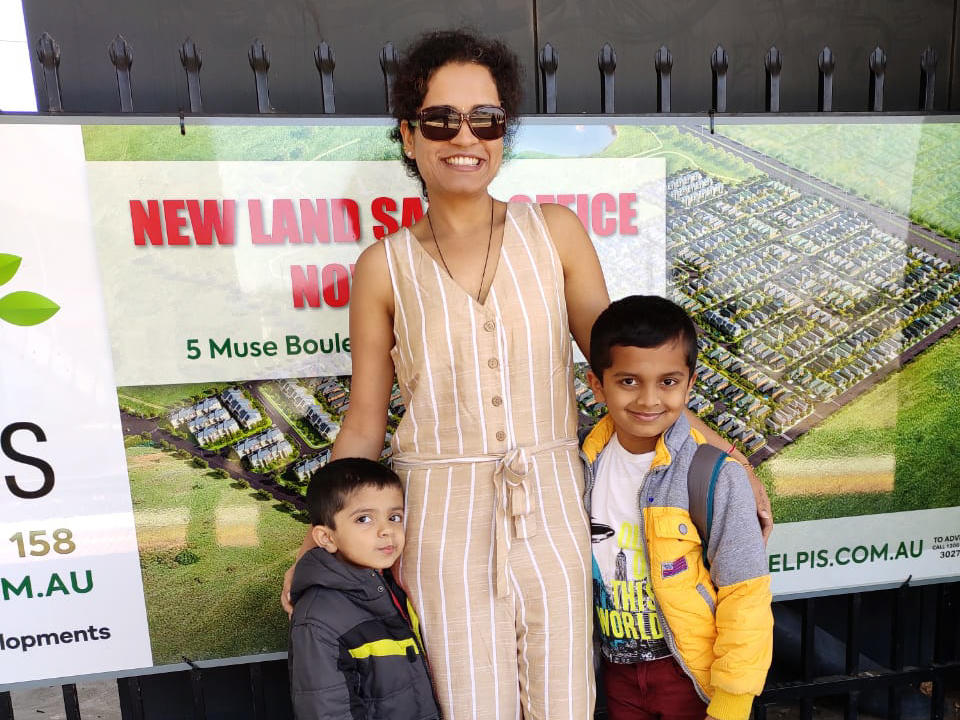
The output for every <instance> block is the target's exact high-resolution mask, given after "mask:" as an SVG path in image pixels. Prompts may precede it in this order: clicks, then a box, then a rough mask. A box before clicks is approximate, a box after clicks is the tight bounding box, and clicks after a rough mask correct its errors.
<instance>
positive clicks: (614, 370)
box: [587, 338, 694, 454]
mask: <svg viewBox="0 0 960 720" xmlns="http://www.w3.org/2000/svg"><path fill="white" fill-rule="evenodd" d="M587 380H588V382H589V383H590V387H591V389H592V390H593V393H594V395H596V397H597V400H599V401H601V402H603V403H605V404H606V406H607V411H608V412H609V413H610V417H611V419H612V420H613V424H614V427H615V428H616V431H617V439H618V440H619V441H620V444H621V445H622V446H623V447H624V449H625V450H626V451H627V452H631V453H634V454H638V453H646V452H652V451H653V450H654V449H655V448H656V446H657V438H658V437H660V435H662V434H663V433H664V432H665V431H666V430H667V428H669V427H670V426H671V425H673V423H674V422H675V421H676V419H677V418H678V417H680V413H682V412H683V409H684V408H685V407H686V406H687V401H688V399H689V397H690V389H691V388H692V387H693V380H694V376H693V372H692V371H691V370H690V368H688V367H687V355H686V351H685V348H684V343H683V341H682V340H681V338H674V339H672V340H668V341H667V342H665V343H664V344H663V345H658V346H657V347H652V348H641V347H635V346H632V345H614V346H613V347H612V348H610V367H608V368H607V369H606V370H604V371H603V377H602V378H598V377H597V376H596V375H595V374H594V373H593V372H592V371H591V372H589V373H587Z"/></svg>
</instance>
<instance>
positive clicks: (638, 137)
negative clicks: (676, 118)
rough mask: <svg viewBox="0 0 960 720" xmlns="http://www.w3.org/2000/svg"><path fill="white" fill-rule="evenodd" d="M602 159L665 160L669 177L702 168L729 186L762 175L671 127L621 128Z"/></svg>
mask: <svg viewBox="0 0 960 720" xmlns="http://www.w3.org/2000/svg"><path fill="white" fill-rule="evenodd" d="M599 157H651V158H653V157H663V158H665V159H666V163H667V175H671V174H672V173H675V172H679V171H680V170H686V169H693V168H699V169H701V170H703V171H704V172H706V173H710V174H711V175H715V176H717V177H719V178H720V179H721V180H724V181H726V182H740V181H743V180H746V179H748V178H750V177H753V176H755V175H760V174H761V173H760V171H759V170H757V169H756V168H755V167H754V166H753V165H750V164H749V163H746V162H744V161H743V160H741V159H740V158H738V157H736V156H735V155H733V154H731V153H728V152H726V151H725V150H721V149H720V148H715V147H711V146H709V145H706V144H705V143H702V142H700V141H699V140H698V139H697V138H696V137H694V136H693V135H691V134H690V133H685V132H680V131H679V130H678V129H677V128H675V127H672V126H669V125H656V126H651V127H641V126H636V125H618V126H617V138H616V140H614V141H613V142H612V143H611V144H610V145H609V146H608V147H607V148H606V149H605V150H604V151H603V152H602V153H600V154H599Z"/></svg>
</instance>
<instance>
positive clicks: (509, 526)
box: [393, 438, 577, 599]
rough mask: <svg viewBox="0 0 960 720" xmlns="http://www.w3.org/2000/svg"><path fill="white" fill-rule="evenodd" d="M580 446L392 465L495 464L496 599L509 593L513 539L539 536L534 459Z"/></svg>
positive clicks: (404, 459)
mask: <svg viewBox="0 0 960 720" xmlns="http://www.w3.org/2000/svg"><path fill="white" fill-rule="evenodd" d="M575 447H577V441H576V439H574V438H564V439H562V440H556V441H554V442H550V443H544V444H542V445H521V446H518V447H515V448H511V449H510V450H507V451H506V452H505V453H504V454H503V455H475V456H472V457H460V456H458V457H441V458H424V459H421V458H418V457H416V456H415V455H411V454H406V455H395V456H394V457H393V466H394V468H395V469H397V470H415V469H421V468H433V467H437V466H445V465H472V464H477V463H488V462H492V463H495V464H496V466H495V468H494V472H493V482H494V488H495V490H496V496H497V502H496V508H495V511H496V520H497V522H496V524H495V525H494V528H495V529H494V533H493V535H494V538H493V539H494V546H495V556H496V557H495V560H496V568H497V577H496V590H497V598H498V599H499V598H505V597H507V596H508V595H509V594H510V583H509V582H508V580H507V555H508V554H509V553H510V548H511V547H512V545H513V540H515V539H516V540H526V539H528V538H532V537H534V536H536V534H537V516H536V514H535V511H536V509H537V503H536V498H535V495H534V493H533V492H531V489H530V487H529V486H528V484H527V475H528V473H529V472H530V468H531V459H532V458H533V457H534V456H535V455H540V454H543V453H550V452H554V451H555V450H563V449H567V448H575Z"/></svg>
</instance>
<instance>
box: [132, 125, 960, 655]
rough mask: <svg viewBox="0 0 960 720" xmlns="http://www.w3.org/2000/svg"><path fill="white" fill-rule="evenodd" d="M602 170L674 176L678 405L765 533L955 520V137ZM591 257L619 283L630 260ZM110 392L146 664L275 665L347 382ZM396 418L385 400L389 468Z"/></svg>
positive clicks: (864, 131) (686, 148) (702, 148)
mask: <svg viewBox="0 0 960 720" xmlns="http://www.w3.org/2000/svg"><path fill="white" fill-rule="evenodd" d="M305 142H306V141H305ZM315 149H316V148H311V151H313V150H315ZM523 151H524V148H523V142H522V137H521V139H520V141H519V143H518V147H517V156H518V157H523ZM596 154H597V155H599V156H606V157H626V156H640V157H643V156H647V157H659V156H662V157H665V158H666V159H667V179H666V197H667V211H666V224H667V227H666V232H667V267H668V278H667V288H668V294H669V295H670V297H671V298H672V299H674V300H675V301H676V302H678V303H679V304H681V305H682V306H683V307H684V308H686V310H687V311H688V312H689V313H690V314H691V315H692V316H693V318H694V320H695V322H696V323H697V325H698V327H699V329H700V331H701V336H700V341H699V343H700V361H699V366H698V374H697V381H696V386H695V390H694V392H693V394H692V396H691V399H690V403H689V407H690V409H691V411H692V412H694V413H696V414H697V415H698V416H699V417H701V418H702V419H703V420H704V421H705V422H706V423H707V424H708V425H710V426H711V427H713V428H715V429H716V430H717V431H718V432H719V433H720V434H721V435H723V436H724V437H727V438H729V439H730V441H731V442H733V443H735V444H736V446H737V447H738V448H739V449H740V450H742V451H743V452H744V453H745V454H746V455H747V456H748V457H749V458H750V460H751V462H752V463H753V465H754V466H755V467H756V468H757V472H758V474H759V475H760V477H761V479H763V481H764V482H765V483H766V484H767V486H768V489H769V492H770V495H771V498H772V501H773V504H774V512H775V517H776V520H777V522H780V523H784V522H792V521H797V520H807V519H815V518H827V517H844V516H850V515H863V514H873V513H884V512H893V511H897V510H909V509H921V508H929V507H943V506H951V505H954V504H956V498H957V497H958V496H960V478H958V477H945V476H944V473H943V467H949V465H945V464H944V463H943V462H942V460H943V458H945V457H948V456H950V455H954V454H955V453H956V452H960V429H958V427H957V426H958V425H960V424H958V423H956V422H955V418H956V417H957V415H956V408H955V407H953V405H952V403H953V402H954V401H955V398H956V397H957V393H958V392H960V380H958V379H957V378H960V336H958V334H957V333H956V332H955V330H956V327H957V325H958V324H960V195H958V194H957V189H958V186H956V185H953V186H950V183H949V182H948V183H944V182H942V180H943V177H945V175H944V173H948V172H952V173H953V175H955V174H956V168H957V166H960V125H955V124H947V123H944V124H938V125H933V126H921V125H909V124H904V125H893V124H890V125H884V126H878V125H829V126H827V125H810V124H807V125H803V124H798V125H769V126H758V125H731V126H729V127H726V128H721V129H720V130H719V131H718V132H715V133H711V132H710V131H709V130H708V129H707V128H703V127H700V126H699V125H698V124H696V123H691V124H689V125H675V126H652V127H642V126H618V127H617V128H616V132H614V133H612V140H611V142H610V144H609V145H607V146H606V147H604V148H603V149H602V150H600V151H599V152H597V153H596ZM542 156H543V155H542V151H541V152H540V154H538V157H542ZM337 159H342V158H337ZM949 168H953V170H952V171H950V170H949ZM928 177H929V178H937V177H939V179H940V182H933V180H932V179H931V181H930V182H929V183H927V181H926V178H928ZM946 186H950V187H946ZM938 193H939V194H938ZM951 193H952V194H951ZM597 249H598V253H599V255H600V258H601V262H602V263H603V265H604V268H605V272H606V273H607V274H608V276H610V277H613V276H615V275H616V273H617V267H618V265H620V264H623V263H618V257H622V256H623V254H625V253H630V252H634V251H635V250H634V249H633V248H631V247H630V246H629V244H626V243H623V242H620V243H612V242H608V243H604V242H603V241H600V242H599V243H598V248H597ZM611 284H612V285H616V282H614V283H611ZM584 373H585V367H584V366H582V365H578V367H577V368H576V371H575V392H576V395H577V399H578V403H579V406H580V411H581V417H582V419H583V421H584V422H589V421H590V419H591V418H592V417H596V416H598V415H599V414H600V413H601V412H602V408H601V407H599V406H598V405H597V403H596V401H595V399H594V397H593V395H592V393H591V391H590V389H589V387H588V386H587V384H586V383H585V378H584ZM118 398H119V403H120V408H121V415H122V422H123V429H124V435H125V438H126V444H127V461H128V466H129V472H130V484H131V492H132V496H133V502H134V510H135V513H136V517H137V529H138V539H139V543H140V549H141V564H142V567H143V575H144V585H145V591H146V595H147V608H148V613H149V618H150V623H151V639H152V642H153V650H154V659H155V662H156V663H157V664H162V663H168V662H176V661H179V660H180V656H181V655H182V654H183V653H184V652H187V653H188V657H190V658H191V659H198V658H207V657H235V656H241V655H251V654H258V653H264V652H273V651H278V650H282V649H283V648H284V647H285V643H286V617H285V615H284V614H283V613H282V611H281V610H280V607H279V603H278V601H277V593H278V589H279V587H280V584H281V577H282V574H283V572H284V571H285V570H286V568H287V567H289V565H290V563H291V561H292V559H293V554H294V551H295V549H296V548H297V547H298V546H299V544H300V542H301V540H302V539H303V536H304V532H305V527H306V526H305V523H306V522H307V518H306V516H305V513H304V511H303V504H302V501H301V498H302V495H303V492H304V490H305V486H306V484H307V482H308V480H309V478H310V476H311V474H312V473H313V472H315V471H316V469H317V468H319V467H320V466H321V465H322V464H323V463H324V462H325V461H326V460H327V458H328V457H329V452H330V447H331V445H332V442H333V440H334V438H335V437H336V434H337V432H338V430H339V427H340V423H341V420H342V417H343V413H344V412H345V411H346V409H347V407H348V406H349V402H350V378H349V377H320V378H290V379H282V380H256V381H240V382H217V383H206V384H198V385H168V386H152V387H121V388H118ZM403 410H404V409H403V404H402V400H401V398H400V394H399V391H398V390H397V389H396V387H394V392H393V395H392V397H391V401H390V408H389V421H388V435H387V437H386V438H385V439H384V446H383V453H382V456H381V457H382V459H383V460H384V461H386V460H388V459H389V456H390V445H389V440H390V434H391V433H392V432H393V431H394V430H395V428H396V425H397V423H398V422H399V420H400V418H401V417H402V415H403ZM187 615H189V616H190V617H191V622H190V623H182V622H180V621H179V620H178V618H181V617H184V616H187ZM227 617H234V618H236V623H234V624H232V625H230V624H226V623H224V618H227ZM190 652H192V653H193V654H192V655H191V654H189V653H190Z"/></svg>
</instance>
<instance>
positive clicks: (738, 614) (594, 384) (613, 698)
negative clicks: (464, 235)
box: [582, 296, 773, 720]
mask: <svg viewBox="0 0 960 720" xmlns="http://www.w3.org/2000/svg"><path fill="white" fill-rule="evenodd" d="M590 359H591V366H592V372H591V373H589V374H588V380H589V382H590V386H591V388H592V389H593V391H594V394H595V395H596V397H597V399H598V400H600V401H602V402H604V403H606V405H607V411H608V412H607V415H606V417H604V418H603V419H602V420H600V422H599V423H598V424H597V426H596V427H595V428H594V429H593V430H592V431H591V432H590V434H589V435H588V436H587V437H586V438H585V440H584V442H583V447H582V455H583V459H584V462H585V465H586V471H585V478H586V491H585V496H584V501H585V504H586V508H587V511H588V512H590V514H591V520H592V531H593V543H594V545H593V548H594V552H593V554H594V564H593V574H594V605H595V610H596V618H595V625H596V627H597V629H598V631H599V634H600V638H601V651H602V655H603V670H604V689H605V691H606V695H607V703H608V713H609V717H610V718H611V720H626V719H627V718H630V719H636V718H655V717H656V718H661V719H662V720H703V718H704V716H705V715H708V716H709V717H713V718H717V719H718V720H745V719H746V718H747V717H748V715H749V713H750V707H751V704H752V701H753V698H754V696H755V695H758V694H759V693H760V692H761V690H762V689H763V684H764V679H765V678H766V674H767V669H768V667H769V665H770V657H771V650H772V642H773V618H772V614H771V611H770V582H769V576H768V574H767V567H766V554H765V552H764V547H763V539H762V537H761V532H760V528H759V526H758V525H757V519H756V508H755V503H754V500H753V495H752V493H751V490H750V485H749V483H748V481H747V478H746V475H745V472H744V469H743V468H742V467H741V466H740V465H739V464H737V463H736V462H733V461H732V460H728V461H727V462H724V463H723V464H722V465H720V470H719V474H718V476H717V481H716V485H715V490H714V491H713V494H712V514H709V515H708V517H707V522H708V523H709V525H708V527H710V530H709V535H708V537H709V543H708V545H707V547H706V551H705V552H704V548H703V546H702V541H701V537H700V534H699V533H698V531H697V528H696V526H695V524H694V522H693V518H692V517H691V514H690V510H689V508H690V498H689V497H688V486H687V471H688V469H689V466H690V463H691V461H692V459H693V456H694V453H695V452H696V449H697V446H698V445H699V444H701V443H703V442H704V439H703V437H702V436H701V435H700V434H699V433H697V432H696V431H694V430H691V428H690V425H689V424H688V422H687V420H686V419H685V418H684V416H683V409H684V407H685V406H686V404H687V401H688V398H689V393H690V389H691V387H692V386H693V381H694V374H695V368H696V363H697V334H696V328H695V326H694V325H693V322H692V321H691V320H690V318H689V317H688V316H687V315H686V313H685V312H684V311H683V310H682V309H681V308H680V307H678V306H677V305H675V304H674V303H672V302H670V301H668V300H664V299H663V298H659V297H655V296H633V297H629V298H625V299H623V300H619V301H617V302H615V303H612V304H611V305H610V307H609V308H607V309H606V310H605V311H604V312H603V313H601V315H600V316H599V317H598V318H597V321H596V323H595V324H594V326H593V331H592V335H591V340H590ZM708 507H709V505H708ZM705 534H706V533H705ZM707 703H709V705H707Z"/></svg>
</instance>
